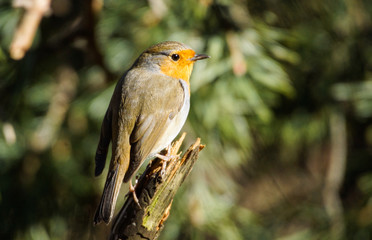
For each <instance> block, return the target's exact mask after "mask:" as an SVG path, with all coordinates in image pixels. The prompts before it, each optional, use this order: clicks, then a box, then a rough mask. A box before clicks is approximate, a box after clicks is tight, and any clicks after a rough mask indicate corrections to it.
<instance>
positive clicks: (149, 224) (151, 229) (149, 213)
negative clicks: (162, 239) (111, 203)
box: [110, 133, 204, 240]
mask: <svg viewBox="0 0 372 240" xmlns="http://www.w3.org/2000/svg"><path fill="white" fill-rule="evenodd" d="M185 135H186V134H185V133H183V134H182V136H181V138H180V139H179V140H178V141H176V142H174V143H173V145H172V148H171V149H170V155H171V156H176V157H175V158H173V159H171V160H170V161H168V162H167V166H166V169H165V173H164V175H163V176H161V174H160V172H161V169H162V160H160V159H158V158H156V159H154V160H153V161H152V162H151V163H150V164H149V165H148V166H147V168H146V170H145V171H144V173H143V174H142V176H141V177H140V178H139V180H138V183H137V185H136V195H137V197H138V201H139V204H140V206H141V207H139V206H138V205H137V203H135V201H134V200H133V195H132V194H130V195H129V196H128V198H127V200H126V201H125V203H124V205H123V207H122V208H121V210H120V212H119V213H118V215H117V216H116V218H115V220H114V222H113V224H112V229H111V234H110V239H111V240H114V239H115V240H117V239H123V240H124V239H130V240H137V239H147V240H152V239H157V238H158V237H159V234H160V232H161V230H162V229H163V226H164V222H165V220H166V219H167V218H168V216H169V214H170V209H171V206H172V201H173V198H174V196H175V194H176V192H177V190H178V188H179V187H180V186H181V184H182V183H183V181H184V180H185V178H186V177H187V176H188V174H189V173H190V171H191V169H192V167H193V165H194V163H195V161H196V160H197V158H198V155H199V152H200V151H201V150H202V149H203V148H204V145H201V144H200V139H199V138H198V139H197V140H196V141H195V143H194V144H192V145H191V146H190V147H189V149H188V150H187V151H186V153H185V154H184V155H183V157H182V158H181V159H179V158H180V156H179V155H180V154H178V151H179V148H180V147H181V144H182V142H183V140H184V138H185Z"/></svg>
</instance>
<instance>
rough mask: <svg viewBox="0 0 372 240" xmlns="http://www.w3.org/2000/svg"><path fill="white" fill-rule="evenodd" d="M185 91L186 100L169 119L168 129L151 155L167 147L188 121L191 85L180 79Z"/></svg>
mask: <svg viewBox="0 0 372 240" xmlns="http://www.w3.org/2000/svg"><path fill="white" fill-rule="evenodd" d="M179 81H180V83H181V85H182V88H183V93H184V98H183V99H184V102H183V105H182V107H181V110H180V111H179V113H178V114H177V115H176V116H175V117H174V118H173V119H168V122H167V125H168V127H167V129H166V130H165V131H164V134H163V135H162V136H161V137H160V139H159V140H158V142H157V143H156V145H155V146H154V148H153V151H152V153H151V155H153V154H156V153H158V152H159V151H161V150H162V149H164V148H165V147H167V146H168V145H169V144H170V143H171V142H172V141H173V139H174V138H175V137H177V135H178V133H179V132H180V131H181V129H182V127H183V125H184V124H185V122H186V119H187V115H188V114H189V110H190V94H189V86H188V84H187V83H186V82H185V81H184V80H179Z"/></svg>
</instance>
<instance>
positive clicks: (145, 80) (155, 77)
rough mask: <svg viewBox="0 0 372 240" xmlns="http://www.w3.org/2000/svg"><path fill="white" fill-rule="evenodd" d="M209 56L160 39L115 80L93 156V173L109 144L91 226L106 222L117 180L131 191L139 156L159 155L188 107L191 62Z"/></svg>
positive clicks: (99, 169)
mask: <svg viewBox="0 0 372 240" xmlns="http://www.w3.org/2000/svg"><path fill="white" fill-rule="evenodd" d="M209 57H210V56H208V55H206V54H196V53H195V51H194V50H193V49H191V48H190V47H188V46H187V45H185V44H183V43H180V42H176V41H165V42H161V43H158V44H155V45H152V46H150V47H149V48H148V49H146V50H145V51H144V52H142V53H141V54H140V56H139V57H138V58H137V59H136V60H135V62H134V63H133V65H132V66H131V67H130V68H129V70H127V71H126V72H125V73H124V74H123V76H122V77H121V78H120V80H119V81H118V82H117V84H116V87H115V90H114V92H113V95H112V98H111V101H110V103H109V106H108V109H107V111H106V114H105V116H104V119H103V122H102V126H101V133H100V139H99V143H98V146H97V150H96V155H95V176H99V175H100V174H101V173H102V171H103V169H104V167H105V163H106V157H107V153H108V148H109V144H110V142H111V143H112V144H111V151H112V154H111V155H112V156H111V161H110V165H109V170H108V173H107V177H106V182H105V186H104V189H103V193H102V196H101V201H100V203H99V205H98V208H97V210H96V213H95V216H94V225H96V224H98V223H100V222H102V221H104V222H105V223H106V224H108V223H109V222H110V221H111V219H112V217H113V214H114V210H115V206H116V201H117V198H118V195H119V191H120V187H121V184H122V183H123V182H128V181H129V191H130V192H132V193H134V187H133V185H132V180H131V179H132V177H133V175H135V174H136V172H137V171H138V169H139V168H140V166H141V165H142V164H143V162H144V161H145V160H147V159H149V158H152V157H155V156H157V157H159V156H160V155H159V152H160V151H161V150H163V149H165V148H166V147H167V146H170V144H171V142H172V141H173V139H174V138H175V137H176V136H177V135H178V134H179V132H180V130H181V128H182V127H183V125H184V123H185V121H186V119H187V116H188V113H189V109H190V76H191V72H192V69H193V65H194V63H195V62H196V61H198V60H202V59H206V58H209ZM164 159H166V158H164ZM134 197H135V193H134ZM135 200H136V199H135ZM136 201H137V203H138V200H136Z"/></svg>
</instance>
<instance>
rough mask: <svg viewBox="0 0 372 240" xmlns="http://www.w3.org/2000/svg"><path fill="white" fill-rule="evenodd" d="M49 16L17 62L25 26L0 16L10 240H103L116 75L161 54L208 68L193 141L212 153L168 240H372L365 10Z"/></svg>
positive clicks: (167, 5)
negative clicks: (16, 46)
mask: <svg viewBox="0 0 372 240" xmlns="http://www.w3.org/2000/svg"><path fill="white" fill-rule="evenodd" d="M52 2H53V4H52V11H51V15H50V16H46V17H44V18H43V20H42V22H41V24H40V26H39V29H38V32H37V34H36V37H35V40H34V42H33V45H32V47H31V49H30V50H29V51H28V53H27V54H26V56H25V57H24V58H23V59H22V60H19V61H15V60H12V59H11V58H10V54H9V46H10V44H11V42H12V38H13V36H14V32H15V30H16V28H17V24H18V23H19V21H20V19H21V18H22V16H23V15H24V12H25V10H22V9H16V8H13V7H12V6H11V4H10V3H9V2H6V3H5V2H1V3H0V217H1V219H2V220H3V221H2V222H3V223H2V224H1V225H0V238H1V239H88V238H89V239H91V238H93V239H101V238H102V239H104V238H105V237H104V236H106V234H107V229H106V226H99V227H96V228H93V227H92V219H93V215H94V211H95V208H96V206H97V204H98V201H99V198H100V194H101V191H102V188H103V184H104V180H105V174H106V172H104V173H103V175H102V176H100V177H98V178H94V177H93V169H94V154H95V148H96V146H97V143H98V137H99V130H100V125H101V121H102V119H103V116H104V114H105V111H106V108H107V106H108V103H109V101H110V97H111V95H112V92H113V89H114V86H115V84H116V81H117V80H118V79H119V78H120V75H121V74H122V73H123V72H124V71H125V70H126V69H128V68H129V67H130V66H131V64H132V63H133V61H134V60H135V58H136V57H137V56H138V55H139V54H140V53H141V51H143V50H144V49H146V48H147V47H148V46H150V45H151V44H153V43H157V42H160V41H164V40H177V41H180V42H184V43H186V44H187V45H189V46H191V47H192V48H194V49H195V50H196V51H197V52H200V53H207V54H208V55H210V56H211V58H210V59H208V60H207V61H201V62H198V63H197V64H196V65H195V68H194V71H193V75H192V77H191V93H192V95H191V102H192V103H191V109H190V115H189V118H188V121H187V123H186V125H185V127H184V131H186V132H188V135H187V139H188V140H187V141H188V142H191V141H192V140H193V139H195V138H196V137H201V139H202V142H203V143H205V144H206V145H207V147H206V148H205V149H204V150H203V151H202V153H201V155H200V158H199V160H198V162H197V163H196V165H195V167H194V169H193V171H192V173H191V175H190V176H189V177H188V179H187V180H186V183H185V186H183V187H182V188H181V189H180V191H179V192H178V193H177V195H176V198H175V200H174V202H173V206H172V210H171V216H170V218H169V219H168V220H167V222H166V227H165V230H164V231H163V233H162V235H161V237H160V238H161V239H221V240H222V239H237V240H239V239H263V240H265V239H329V238H334V239H368V238H369V236H371V234H372V227H371V226H372V220H371V217H370V216H371V212H372V203H371V197H372V162H371V157H372V153H371V151H370V150H371V148H372V121H371V120H372V83H371V76H372V74H371V69H372V68H371V66H372V57H371V56H372V54H371V53H372V38H371V32H372V22H371V19H372V14H371V13H372V3H371V2H369V1H364V0H356V1H352V0H337V1H336V0H333V1H326V2H325V1H321V0H314V1H299V0H294V1H268V0H264V1H244V0H243V1H232V0H224V1H222V0H215V1H211V0H192V1H162V0H153V1H128V0H125V1H113V0H108V1H102V2H101V1H97V0H92V1H61V0H55V1H52ZM100 3H103V6H100ZM92 6H95V7H94V8H93V7H92ZM334 115H337V116H342V117H343V119H345V121H346V124H345V127H346V133H345V134H346V139H345V140H346V142H347V145H346V146H344V149H346V156H345V155H342V157H346V159H347V165H346V170H345V172H341V173H342V176H344V177H343V178H342V186H341V189H339V191H338V190H337V193H338V195H337V196H338V197H339V200H340V201H341V203H342V206H343V209H342V221H343V223H344V226H343V227H341V228H340V229H341V230H342V231H341V230H340V232H341V236H340V235H337V234H338V233H337V232H336V233H334V231H333V229H334V228H333V226H335V224H336V221H335V220H334V219H332V216H331V215H330V214H329V212H328V211H327V209H326V206H325V203H324V198H325V196H326V194H327V193H328V192H330V191H329V190H328V189H325V187H324V186H325V185H327V176H328V175H327V171H328V170H329V166H330V164H331V163H330V162H331V159H332V154H334V148H335V147H334V144H336V143H335V142H336V141H337V139H335V138H334V134H335V133H334V132H332V131H333V130H332V126H331V125H332V120H331V118H332V116H334ZM336 129H337V128H336ZM338 129H339V130H338V131H339V132H340V131H341V130H340V129H341V128H338ZM336 134H337V130H336ZM343 173H344V175H343ZM336 174H337V173H336ZM125 188H126V186H124V187H123V189H122V191H123V192H124V191H125ZM118 205H119V206H120V205H121V204H120V203H118ZM337 236H338V237H337Z"/></svg>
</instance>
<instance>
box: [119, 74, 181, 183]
mask: <svg viewBox="0 0 372 240" xmlns="http://www.w3.org/2000/svg"><path fill="white" fill-rule="evenodd" d="M154 83H156V86H152V85H153V84H154ZM145 91H146V92H145V94H146V100H145V101H144V105H143V111H141V112H140V114H139V117H138V118H137V121H136V124H135V126H134V129H133V131H132V133H131V136H130V144H131V153H130V155H131V157H130V158H131V161H130V164H129V168H128V170H127V172H126V174H125V177H124V182H127V181H129V179H130V178H131V177H132V175H133V174H134V173H135V172H136V171H137V170H138V168H139V167H140V166H141V165H142V163H143V162H144V161H145V160H146V158H147V157H149V155H151V154H155V153H154V152H153V151H154V150H155V149H154V147H155V146H156V145H158V141H159V140H160V139H161V138H162V136H163V134H164V132H166V130H167V128H168V126H169V124H170V122H171V120H172V119H173V118H174V116H175V115H176V114H178V112H179V111H180V109H181V107H182V105H183V102H184V89H183V87H182V85H181V84H180V82H179V80H178V79H174V78H164V77H163V78H161V79H157V80H156V82H155V81H154V80H153V79H152V82H149V83H148V85H147V87H146V89H145ZM164 147H165V146H164Z"/></svg>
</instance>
